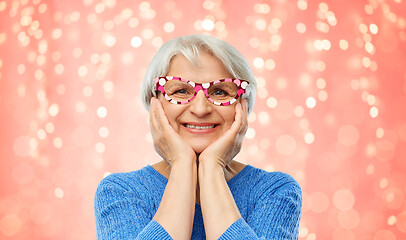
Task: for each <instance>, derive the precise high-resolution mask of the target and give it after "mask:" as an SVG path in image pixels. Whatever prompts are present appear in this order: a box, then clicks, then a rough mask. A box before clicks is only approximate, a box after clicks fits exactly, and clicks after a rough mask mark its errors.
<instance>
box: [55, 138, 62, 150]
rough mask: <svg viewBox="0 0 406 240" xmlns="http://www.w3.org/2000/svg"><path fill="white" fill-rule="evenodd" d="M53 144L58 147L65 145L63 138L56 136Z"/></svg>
mask: <svg viewBox="0 0 406 240" xmlns="http://www.w3.org/2000/svg"><path fill="white" fill-rule="evenodd" d="M53 144H54V146H55V147H56V148H61V147H62V145H63V142H62V139H61V138H59V137H56V138H54V141H53Z"/></svg>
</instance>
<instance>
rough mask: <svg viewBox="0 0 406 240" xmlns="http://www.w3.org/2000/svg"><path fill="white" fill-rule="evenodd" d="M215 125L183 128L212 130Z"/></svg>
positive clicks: (187, 125)
mask: <svg viewBox="0 0 406 240" xmlns="http://www.w3.org/2000/svg"><path fill="white" fill-rule="evenodd" d="M215 126H216V125H210V126H195V125H190V124H185V127H187V128H194V129H199V130H202V129H209V128H214V127H215Z"/></svg>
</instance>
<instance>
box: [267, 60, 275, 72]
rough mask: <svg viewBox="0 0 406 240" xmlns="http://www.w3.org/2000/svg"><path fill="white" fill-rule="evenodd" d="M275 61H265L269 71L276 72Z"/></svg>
mask: <svg viewBox="0 0 406 240" xmlns="http://www.w3.org/2000/svg"><path fill="white" fill-rule="evenodd" d="M275 66H276V64H275V61H274V60H273V59H267V60H266V61H265V68H266V69H268V70H274V69H275Z"/></svg>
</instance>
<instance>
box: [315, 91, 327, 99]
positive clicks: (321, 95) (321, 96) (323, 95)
mask: <svg viewBox="0 0 406 240" xmlns="http://www.w3.org/2000/svg"><path fill="white" fill-rule="evenodd" d="M317 96H318V98H319V100H320V101H322V102H325V101H326V100H327V98H328V93H327V92H326V91H324V90H322V91H320V92H319V94H318V95H317Z"/></svg>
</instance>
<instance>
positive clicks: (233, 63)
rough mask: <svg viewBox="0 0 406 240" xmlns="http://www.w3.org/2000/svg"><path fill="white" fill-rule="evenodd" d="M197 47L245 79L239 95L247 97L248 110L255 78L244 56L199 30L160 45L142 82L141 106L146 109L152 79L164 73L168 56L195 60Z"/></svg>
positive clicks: (194, 61) (252, 101)
mask: <svg viewBox="0 0 406 240" xmlns="http://www.w3.org/2000/svg"><path fill="white" fill-rule="evenodd" d="M200 50H202V51H208V52H209V53H211V54H213V56H215V57H216V58H218V59H219V60H220V61H221V62H222V64H223V65H224V67H225V68H226V69H227V70H228V71H229V73H230V74H231V75H232V77H233V78H238V79H243V80H246V81H248V82H249V85H248V87H247V88H246V92H245V93H244V94H243V98H246V99H247V103H248V113H250V112H251V111H252V109H253V108H254V104H255V96H256V92H257V81H256V80H255V77H254V74H253V73H252V70H251V68H250V66H249V64H248V62H247V60H245V58H244V57H243V56H242V55H241V54H240V53H239V52H238V51H237V49H235V48H234V47H233V46H231V45H230V44H229V43H227V42H225V41H223V40H220V39H217V38H214V37H211V36H208V35H203V34H194V35H188V36H184V37H178V38H175V39H172V40H169V41H168V42H166V43H165V44H164V45H162V46H161V48H160V49H159V50H158V52H157V53H156V54H155V56H154V58H153V59H152V61H151V63H150V65H149V67H148V69H147V72H146V74H145V77H144V80H143V82H142V87H141V101H142V103H143V105H144V107H145V108H146V109H147V110H148V111H149V105H150V101H151V98H152V97H153V96H155V97H156V92H155V81H154V79H155V78H157V77H161V76H166V74H167V73H168V72H169V67H170V61H171V59H172V58H173V57H174V56H176V55H178V54H182V55H184V56H185V57H186V58H187V59H188V60H189V61H190V62H191V63H193V64H197V62H198V57H199V51H200Z"/></svg>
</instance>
